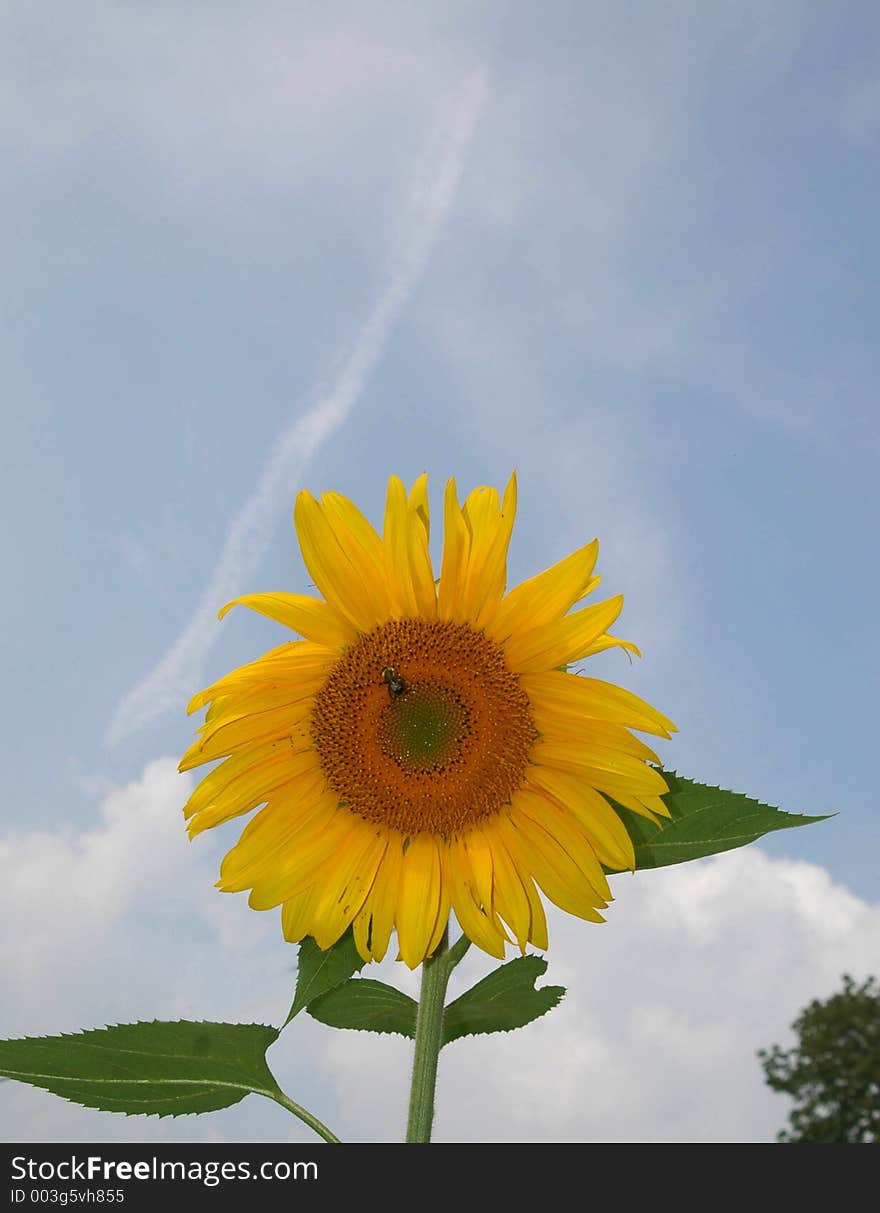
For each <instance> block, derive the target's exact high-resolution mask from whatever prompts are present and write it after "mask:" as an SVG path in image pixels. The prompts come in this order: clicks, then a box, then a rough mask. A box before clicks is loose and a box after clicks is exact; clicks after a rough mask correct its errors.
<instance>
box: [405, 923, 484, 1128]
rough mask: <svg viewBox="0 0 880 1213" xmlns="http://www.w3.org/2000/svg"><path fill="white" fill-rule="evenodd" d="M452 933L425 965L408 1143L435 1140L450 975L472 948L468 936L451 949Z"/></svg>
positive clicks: (408, 1125)
mask: <svg viewBox="0 0 880 1213" xmlns="http://www.w3.org/2000/svg"><path fill="white" fill-rule="evenodd" d="M448 945H449V931H448V929H447V930H446V931H444V932H443V938H442V940H441V941H440V946H439V947H438V948H437V951H436V952H435V953H434V955H433V956H429V957H428V958H427V960H424V961H423V962H422V988H421V993H420V995H419V1010H418V1014H417V1015H416V1050H415V1057H414V1058H413V1074H412V1088H411V1090H410V1097H409V1123H408V1124H407V1130H406V1140H407V1141H408V1142H420V1141H421V1142H425V1141H430V1140H431V1125H432V1124H433V1122H434V1091H435V1089H436V1086H437V1062H438V1061H439V1058H440V1049H441V1048H442V1047H443V1004H444V1000H445V998H446V987H447V985H448V984H449V975H450V973H451V972H452V970H453V969H454V968H455V966H456V965H457V964H458V962H459V961H460V960H461V958H462V956H464V954H465V952H466V951H467V950H468V948H469V947H470V940H468V939H466V938H465V937H464V936H462V937H461V939H459V940H458V942H457V943H456V944H455V945H454V946H453V947H451V948H450V947H449V946H448Z"/></svg>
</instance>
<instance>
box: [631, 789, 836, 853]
mask: <svg viewBox="0 0 880 1213" xmlns="http://www.w3.org/2000/svg"><path fill="white" fill-rule="evenodd" d="M663 777H664V779H665V780H666V782H667V784H668V785H669V791H668V792H667V793H666V794H665V795H664V796H663V801H664V803H665V804H666V806H667V808H668V809H669V810H670V812H671V813H672V819H671V820H669V821H662V822H661V823H660V826H659V827H658V826H656V825H654V824H653V823H652V822H650V821H648V820H647V819H646V818H644V817H639V816H638V815H637V814H635V813H633V812H631V811H630V810H629V809H624V808H621V806H620V805H617V804H615V805H614V808H615V810H616V811H617V814H618V816H619V817H620V818H621V820H622V821H623V824H624V825H625V826H626V829H627V831H628V832H629V836H630V838H632V840H633V845H634V847H635V853H636V868H637V869H639V868H662V867H665V866H666V865H667V864H673V863H685V862H686V861H687V860H689V859H702V858H703V857H704V856H706V855H717V854H719V853H720V852H721V851H732V850H734V849H735V848H736V847H742V846H745V845H746V844H747V843H750V842H754V841H755V839H756V838H760V837H761V836H762V835H764V834H769V833H771V832H772V831H773V830H787V829H791V828H792V827H794V826H805V825H810V824H811V823H812V822H815V821H827V820H828V817H829V816H833V814H825V815H823V816H821V817H808V816H806V815H805V814H802V813H786V812H784V811H783V810H782V809H775V808H773V807H772V806H771V805H768V804H762V803H761V802H760V801H758V800H753V799H752V798H751V797H750V796H744V795H743V794H742V793H740V792H727V791H724V790H723V789H722V788H715V787H710V786H709V785H708V784H705V783H695V782H694V781H693V780H691V779H685V778H684V776H682V775H678V774H676V772H675V771H664V772H663ZM612 803H613V802H612Z"/></svg>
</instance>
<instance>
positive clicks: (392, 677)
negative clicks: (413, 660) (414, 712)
mask: <svg viewBox="0 0 880 1213" xmlns="http://www.w3.org/2000/svg"><path fill="white" fill-rule="evenodd" d="M382 681H383V682H385V683H387V684H388V694H389V695H390V696H391V698H392V699H394V698H395V697H396V696H397V695H402V694H403V692H404V691H405V690H406V683H405V682H404V681H403V679H402V678H401V677H400V675H399V674H398V672H397V670H395V669H394V667H393V666H390V665H386V667H385V669H384V670H383V671H382Z"/></svg>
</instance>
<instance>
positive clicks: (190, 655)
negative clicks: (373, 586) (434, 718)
mask: <svg viewBox="0 0 880 1213" xmlns="http://www.w3.org/2000/svg"><path fill="white" fill-rule="evenodd" d="M486 87H487V86H486V80H485V78H484V76H483V75H482V74H481V73H475V74H473V75H472V76H470V77H469V78H468V80H467V81H466V82H465V84H464V86H463V87H462V88H461V89H460V91H459V92H458V94H457V95H456V96H455V97H454V98H453V99H452V101H451V102H450V103H448V104H447V105H446V106H445V107H444V112H443V114H442V117H441V121H440V124H439V127H438V130H437V131H436V132H435V133H434V135H433V137H432V139H431V140H430V141H429V148H428V155H427V157H426V161H425V164H424V165H422V166H421V167H420V169H419V171H418V172H417V174H416V176H415V179H414V181H413V183H412V188H411V195H410V206H409V212H408V214H407V216H406V218H405V220H404V222H403V225H402V228H401V231H400V233H399V238H398V239H399V242H398V245H397V247H396V248H395V249H394V252H393V256H392V258H391V263H390V265H389V267H388V270H387V274H386V282H385V284H384V286H383V288H382V290H381V291H380V293H379V296H378V298H377V300H376V302H375V304H374V305H373V308H372V310H371V311H370V313H369V315H368V317H367V319H366V321H365V323H364V324H363V326H362V328H361V330H360V332H359V333H358V335H357V338H356V339H355V341H354V343H353V344H352V346H351V348H350V350H349V351H348V352H347V353H346V354H345V355H344V357H342V358H341V360H340V361H341V367H340V370H339V372H338V375H337V377H336V380H335V382H334V383H333V386H332V387H331V389H330V391H329V392H327V393H326V395H323V396H321V398H320V399H319V400H318V401H317V402H316V403H315V404H313V405H312V406H311V407H310V408H309V409H308V410H307V411H306V412H305V414H304V415H302V416H299V417H297V419H296V420H295V421H294V422H292V423H291V424H290V425H289V426H288V428H287V429H286V430H284V432H283V433H282V434H281V435H280V436H279V438H278V439H277V440H276V442H275V443H274V444H273V448H272V452H271V454H270V456H269V458H268V460H267V462H266V465H265V467H264V468H263V471H262V472H261V474H260V477H259V479H258V481H257V484H256V487H255V489H254V491H253V493H252V494H251V496H250V497H249V498H248V500H247V501H246V502H245V504H244V506H243V507H242V508H241V510H240V511H239V512H238V514H237V515H236V517H235V519H234V520H233V522H232V525H231V527H230V528H229V531H228V533H227V535H226V541H225V543H224V546H223V550H222V552H221V554H220V558H219V560H218V562H217V564H216V566H215V568H214V572H213V574H212V576H211V578H210V581H209V582H208V585H207V587H206V589H205V591H204V593H203V595H202V598H201V600H200V602H199V603H198V605H197V607H196V609H195V611H194V612H193V615H192V617H191V619H190V620H189V622H188V623H187V624H186V626H185V627H184V628H183V630H182V631H181V633H180V634H179V635H178V637H177V638H176V640H175V641H174V642H173V644H172V645H171V647H170V648H169V649H168V651H167V652H166V653H165V655H164V656H163V657H162V658H161V659H160V661H159V662H158V664H157V665H156V666H155V667H154V668H153V669H152V670H151V671H150V673H149V674H148V675H147V676H146V677H145V678H144V679H142V680H141V682H139V683H138V684H137V685H136V686H134V687H132V688H131V689H130V690H129V691H127V692H126V694H125V695H123V697H122V699H121V700H120V701H119V703H118V704H117V706H116V708H115V710H114V712H113V716H112V718H111V721H110V724H109V726H108V729H107V741H108V742H109V743H110V744H111V745H112V744H116V743H117V742H119V741H121V740H123V739H124V738H125V737H127V736H129V735H130V734H131V733H133V732H135V731H137V730H138V729H140V728H142V727H143V726H144V725H146V724H149V723H150V722H151V721H153V720H155V719H157V718H158V717H160V716H161V715H163V714H164V713H165V712H166V711H168V710H169V709H170V708H173V707H177V706H178V705H179V704H180V703H181V701H183V700H185V698H186V695H187V689H188V688H191V687H192V686H194V685H195V684H196V683H197V682H198V681H199V677H200V673H199V672H200V669H201V665H202V662H203V661H204V659H205V657H206V655H207V653H208V652H209V650H210V648H211V647H212V645H213V644H214V642H215V640H216V637H217V629H216V627H214V626H213V624H214V622H215V619H216V614H217V610H218V607H220V606H222V605H223V604H224V603H225V602H228V601H229V599H231V598H233V597H235V596H236V595H237V594H238V593H241V592H242V591H243V590H244V589H245V588H246V584H247V581H248V579H249V578H250V576H251V575H252V574H253V573H254V571H255V570H256V569H257V568H258V567H259V564H260V561H261V560H262V558H263V556H264V555H265V553H266V549H267V547H268V544H269V541H270V537H271V531H272V527H273V525H274V524H275V521H276V520H277V518H278V516H279V515H280V514H281V512H282V511H283V509H284V507H285V505H289V493H290V485H291V484H295V483H297V482H298V481H299V480H300V478H301V475H302V471H303V468H304V467H305V465H306V464H307V462H308V460H309V459H311V458H312V456H313V455H314V454H315V453H316V452H317V451H318V450H320V448H321V447H322V446H323V445H324V443H325V442H327V440H328V439H329V438H331V437H332V436H333V435H334V434H335V433H336V432H337V431H338V430H339V429H340V427H341V426H342V425H343V424H344V423H345V421H346V419H347V418H348V416H349V415H350V413H351V411H352V409H353V408H354V407H355V405H356V404H357V401H358V399H359V397H360V396H361V394H362V392H363V390H364V387H365V386H366V384H367V381H368V380H369V378H370V375H371V374H372V372H373V370H374V369H375V367H376V365H377V363H378V361H379V359H380V358H381V356H382V353H383V351H384V349H385V346H386V344H387V342H388V339H389V337H390V336H391V333H392V331H393V329H394V326H395V325H396V323H397V321H398V319H399V318H400V315H401V313H402V311H403V309H404V307H405V306H406V304H407V302H408V301H409V298H410V296H411V295H412V292H413V291H414V290H415V288H416V286H417V284H418V282H419V279H420V278H421V276H422V274H423V273H424V270H425V267H426V265H427V262H428V257H429V255H430V252H431V248H432V246H433V244H434V241H435V239H436V236H437V233H438V232H439V230H440V228H441V226H442V224H443V221H444V219H445V217H446V215H447V214H448V212H449V209H450V207H451V206H452V202H453V200H454V198H455V192H456V189H457V186H458V180H459V177H460V175H461V170H462V166H463V163H464V157H465V154H466V151H467V146H468V143H469V141H470V139H471V136H472V134H473V131H474V128H475V126H476V122H477V119H478V117H479V113H480V110H481V108H482V106H483V102H484V99H485V94H486Z"/></svg>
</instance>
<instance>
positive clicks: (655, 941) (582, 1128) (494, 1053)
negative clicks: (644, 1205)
mask: <svg viewBox="0 0 880 1213" xmlns="http://www.w3.org/2000/svg"><path fill="white" fill-rule="evenodd" d="M615 892H616V895H617V897H618V900H617V901H616V902H615V903H614V904H613V905H612V907H611V909H610V911H609V920H608V923H607V924H606V925H605V926H601V927H594V926H590V925H587V924H584V923H580V922H578V921H576V920H574V919H571V918H567V917H565V916H563V915H561V914H558V913H555V914H553V916H552V919H551V928H550V930H551V934H550V942H551V946H550V951H549V953H548V956H547V958H548V960H549V967H548V971H547V974H546V975H545V977H544V978H543V979H541V982H540V983H539V984H561V985H564V986H566V987H567V994H566V997H565V999H564V1000H563V1002H562V1004H561V1005H560V1006H559V1007H558V1008H556V1009H555V1010H554V1011H552V1012H550V1013H549V1014H548V1015H547V1016H545V1017H544V1018H543V1019H541V1020H539V1021H537V1022H536V1023H534V1024H532V1025H530V1026H529V1027H528V1028H526V1029H524V1030H523V1031H519V1032H513V1033H509V1034H503V1035H498V1036H492V1037H480V1038H471V1039H465V1040H461V1041H458V1042H456V1043H455V1044H454V1045H452V1046H450V1048H449V1049H448V1050H447V1051H446V1052H445V1053H444V1054H443V1055H442V1057H441V1062H440V1073H439V1084H438V1101H437V1120H436V1125H435V1140H438V1141H530V1140H540V1141H551V1142H552V1141H575V1142H577V1141H583V1142H590V1141H624V1142H625V1141H639V1142H641V1141H643V1142H651V1141H653V1142H665V1141H720V1142H728V1141H730V1142H733V1141H771V1140H773V1138H774V1136H775V1134H776V1132H777V1131H778V1130H779V1129H780V1128H782V1127H783V1126H784V1124H785V1120H786V1115H787V1107H786V1103H785V1101H784V1100H782V1099H780V1098H779V1097H778V1096H776V1095H774V1094H772V1093H771V1092H770V1091H769V1090H768V1088H767V1087H766V1086H765V1085H764V1083H763V1076H762V1071H761V1068H760V1064H759V1062H758V1059H757V1057H756V1050H757V1049H759V1048H761V1047H765V1046H769V1045H770V1044H772V1043H774V1042H780V1043H783V1042H785V1041H786V1040H787V1039H788V1037H789V1032H788V1028H789V1025H790V1024H791V1022H792V1020H793V1019H794V1018H795V1017H796V1015H797V1014H798V1012H799V1011H800V1010H801V1008H802V1007H803V1006H804V1005H805V1004H806V1003H807V1002H809V1001H810V1000H811V999H812V998H814V997H824V996H826V995H827V994H829V993H831V992H832V991H833V990H834V989H835V988H836V987H837V986H838V985H839V980H840V975H841V973H843V972H844V971H847V970H848V971H851V972H853V973H854V974H856V975H857V976H858V975H862V974H866V973H868V972H870V971H871V966H872V965H873V966H875V967H876V940H877V937H878V932H880V907H878V906H870V905H867V904H866V903H864V902H862V901H860V900H859V899H858V898H856V897H854V896H852V894H850V893H849V892H848V891H847V890H846V889H844V888H841V887H840V886H838V885H835V884H833V882H832V881H831V879H830V877H829V876H828V873H827V872H826V871H825V870H824V869H822V868H820V867H817V866H815V865H813V864H808V863H800V862H797V863H795V862H790V861H784V860H771V859H769V858H768V857H767V856H766V855H765V854H764V853H763V852H762V851H761V850H760V849H759V848H756V847H752V848H748V849H744V850H742V851H737V852H733V853H731V854H727V855H722V856H719V857H717V858H714V859H710V860H704V861H702V862H699V863H694V864H686V865H683V866H680V867H675V868H668V869H665V870H663V871H659V872H653V873H650V872H643V873H639V874H637V875H636V876H635V877H619V878H617V881H616V883H615ZM468 960H469V961H470V957H469V958H468ZM463 967H464V966H463ZM487 968H488V965H487V964H484V963H482V961H477V963H473V962H471V963H469V967H468V973H467V976H468V977H469V978H473V977H474V976H476V974H477V973H478V972H479V973H482V972H485V971H487ZM324 1051H325V1055H326V1058H327V1064H328V1065H329V1066H330V1067H331V1068H332V1070H333V1072H334V1073H335V1074H336V1076H337V1082H338V1083H339V1086H340V1092H341V1095H342V1100H343V1102H347V1103H348V1104H349V1105H350V1123H351V1126H352V1130H353V1131H357V1127H358V1126H360V1132H362V1131H363V1126H364V1125H367V1124H369V1125H372V1126H377V1130H376V1131H379V1132H381V1133H382V1136H383V1139H387V1140H394V1139H395V1137H396V1135H397V1134H398V1133H399V1126H400V1124H401V1118H402V1117H403V1116H405V1111H406V1094H407V1093H406V1084H407V1072H406V1070H407V1066H408V1064H409V1053H408V1050H407V1047H406V1045H405V1044H403V1043H402V1042H400V1041H398V1040H396V1039H390V1038H389V1039H385V1038H376V1037H373V1038H370V1037H365V1036H361V1035H360V1034H357V1033H350V1034H346V1033H339V1034H337V1035H335V1036H334V1037H332V1038H329V1039H328V1040H327V1042H326V1044H325V1045H324Z"/></svg>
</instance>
